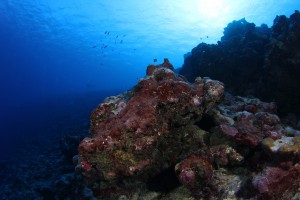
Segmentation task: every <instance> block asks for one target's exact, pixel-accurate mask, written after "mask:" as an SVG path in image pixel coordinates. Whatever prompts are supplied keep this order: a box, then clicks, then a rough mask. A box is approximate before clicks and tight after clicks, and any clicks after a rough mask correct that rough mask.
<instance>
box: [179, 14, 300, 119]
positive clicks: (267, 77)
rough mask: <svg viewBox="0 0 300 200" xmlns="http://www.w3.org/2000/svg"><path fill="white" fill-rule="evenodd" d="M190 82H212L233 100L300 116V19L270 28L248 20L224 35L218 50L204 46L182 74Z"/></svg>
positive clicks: (188, 57)
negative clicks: (254, 100) (252, 100)
mask: <svg viewBox="0 0 300 200" xmlns="http://www.w3.org/2000/svg"><path fill="white" fill-rule="evenodd" d="M180 74H182V75H184V76H185V77H186V78H187V79H188V80H189V81H193V80H194V79H195V78H196V77H198V76H202V77H205V76H208V77H211V78H213V79H216V80H220V81H222V82H223V83H224V84H225V86H226V90H227V91H228V92H231V93H232V94H234V95H242V96H249V95H250V96H255V97H258V98H261V99H262V100H265V101H275V102H276V103H277V105H278V107H279V113H282V114H287V113H289V112H292V113H296V114H300V104H299V100H300V92H299V91H300V78H299V77H300V13H299V11H295V13H294V14H292V15H291V16H290V18H287V17H286V16H277V17H276V18H275V19H274V24H273V26H272V27H271V28H268V27H267V25H264V24H263V25H261V26H260V27H256V26H255V24H253V23H249V22H247V21H246V20H245V19H241V20H238V21H233V22H232V23H230V24H228V26H227V27H226V28H225V29H224V36H223V37H222V38H221V41H219V42H218V44H206V43H201V44H199V45H198V46H197V47H195V48H194V49H193V50H192V52H191V53H189V54H186V57H185V60H184V65H183V67H182V69H181V70H180Z"/></svg>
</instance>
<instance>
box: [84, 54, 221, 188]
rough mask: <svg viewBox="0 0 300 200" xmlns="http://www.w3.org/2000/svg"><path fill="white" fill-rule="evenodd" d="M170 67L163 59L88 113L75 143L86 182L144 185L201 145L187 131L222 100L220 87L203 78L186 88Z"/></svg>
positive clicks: (186, 84) (217, 83) (188, 84)
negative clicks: (84, 131) (86, 126)
mask: <svg viewBox="0 0 300 200" xmlns="http://www.w3.org/2000/svg"><path fill="white" fill-rule="evenodd" d="M172 69H173V67H172V65H171V64H170V63H169V62H168V60H167V59H165V62H164V63H163V64H161V65H157V66H153V65H152V66H149V67H148V69H147V75H148V76H146V77H145V78H144V79H141V80H140V81H139V82H138V84H137V85H136V86H135V87H134V88H133V90H132V91H129V92H127V93H124V94H121V95H119V96H115V97H110V98H107V99H106V100H105V101H104V103H102V104H100V105H99V106H98V107H97V108H96V109H95V110H94V111H93V112H92V113H91V128H90V136H89V137H87V138H85V139H84V140H83V141H82V142H81V143H80V145H79V153H80V158H81V159H80V164H79V166H81V167H82V170H83V171H84V173H83V174H84V175H85V177H86V178H87V179H88V182H96V181H101V182H102V183H104V182H105V183H106V185H107V187H109V186H114V185H115V183H116V182H118V181H120V180H121V179H124V178H135V179H138V180H142V181H147V180H148V179H149V178H150V177H153V176H155V175H156V174H158V173H160V172H161V171H162V170H164V169H167V168H169V167H171V166H174V165H175V164H176V163H178V162H179V161H181V160H182V159H183V158H185V157H186V156H187V155H188V154H190V153H191V152H194V151H196V150H198V149H199V148H201V147H202V146H204V145H205V144H204V142H203V139H202V137H201V135H199V133H198V132H193V131H188V129H189V127H190V126H191V125H192V124H194V123H195V122H197V121H200V120H201V118H202V115H203V114H204V113H206V112H208V111H209V110H210V109H211V108H212V107H214V106H215V105H216V102H219V101H220V100H221V98H222V96H223V89H224V87H223V84H222V83H221V82H218V81H213V80H211V79H208V78H205V79H201V78H197V79H196V81H195V83H194V84H190V83H188V82H186V81H184V79H183V78H181V77H180V76H177V75H176V74H175V73H174V72H173V71H172ZM89 174H92V176H91V175H89ZM102 185H103V184H102Z"/></svg>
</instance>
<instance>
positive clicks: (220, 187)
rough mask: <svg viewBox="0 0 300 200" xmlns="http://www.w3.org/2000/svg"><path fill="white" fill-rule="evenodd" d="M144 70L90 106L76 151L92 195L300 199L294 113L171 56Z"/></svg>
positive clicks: (298, 137)
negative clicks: (196, 73)
mask: <svg viewBox="0 0 300 200" xmlns="http://www.w3.org/2000/svg"><path fill="white" fill-rule="evenodd" d="M238 23H242V22H238ZM242 25H243V23H242ZM243 26H244V25H243ZM251 26H253V25H251ZM266 30H268V29H266ZM258 50H259V49H258ZM146 74H147V76H146V77H145V78H143V79H141V80H140V81H139V82H138V83H137V85H136V86H135V87H134V88H133V89H132V90H130V91H128V92H125V93H123V94H120V95H117V96H113V97H108V98H107V99H106V100H104V102H103V103H102V104H100V105H99V106H97V107H96V108H95V109H94V110H93V111H92V113H91V117H90V133H89V135H88V136H87V137H86V138H85V139H83V140H82V141H81V143H80V144H79V148H78V150H79V155H77V156H75V157H74V158H73V161H74V163H75V164H76V168H75V170H76V172H78V173H79V174H81V175H82V177H84V179H85V181H86V184H87V186H88V187H89V189H90V191H92V193H90V194H91V195H92V196H90V198H89V199H116V200H121V199H122V200H123V199H124V200H126V199H133V200H135V199H145V200H154V199H156V200H158V199H161V200H162V199H266V200H268V199H275V200H277V199H278V200H279V199H299V197H300V193H299V183H300V131H299V130H297V129H299V128H300V127H299V123H298V124H297V120H292V119H289V118H287V119H285V120H283V121H281V120H280V118H279V117H278V116H277V115H276V110H277V107H276V105H275V103H272V102H271V103H267V102H262V101H260V100H259V99H256V98H246V97H240V96H232V95H230V94H229V93H227V92H225V91H224V84H223V83H222V82H220V81H217V80H212V79H210V78H201V77H197V78H196V79H195V80H194V82H193V83H189V82H188V81H186V79H185V78H184V77H182V76H181V75H178V74H176V73H174V71H173V66H172V64H171V63H170V62H169V61H168V60H167V59H165V61H164V63H163V64H160V65H150V66H148V68H147V72H146Z"/></svg>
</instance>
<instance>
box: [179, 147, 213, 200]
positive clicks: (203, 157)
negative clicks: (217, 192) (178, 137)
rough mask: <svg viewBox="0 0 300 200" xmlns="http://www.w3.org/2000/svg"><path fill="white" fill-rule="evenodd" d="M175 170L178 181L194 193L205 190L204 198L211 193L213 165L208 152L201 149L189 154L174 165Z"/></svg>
mask: <svg viewBox="0 0 300 200" xmlns="http://www.w3.org/2000/svg"><path fill="white" fill-rule="evenodd" d="M175 172H176V174H177V177H178V179H179V181H180V182H181V183H182V184H183V185H184V186H185V187H187V188H188V189H189V190H191V191H192V193H194V195H195V193H196V194H199V193H198V192H197V190H202V191H203V190H205V193H206V195H205V196H202V197H204V198H207V197H210V196H211V195H212V193H213V191H214V190H213V185H212V178H213V167H212V158H211V156H210V153H207V152H205V151H203V152H198V153H194V154H192V155H189V156H188V157H187V158H186V159H184V160H183V161H181V162H180V163H178V164H177V165H176V166H175ZM195 196H197V195H195Z"/></svg>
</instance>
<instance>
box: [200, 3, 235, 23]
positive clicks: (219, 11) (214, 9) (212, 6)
mask: <svg viewBox="0 0 300 200" xmlns="http://www.w3.org/2000/svg"><path fill="white" fill-rule="evenodd" d="M227 2H228V1H227ZM197 7H198V10H199V12H200V13H199V14H200V15H201V16H205V17H206V18H208V19H213V18H218V17H220V16H224V15H225V14H227V15H228V14H229V12H230V9H229V6H228V3H226V1H225V0H210V1H207V0H200V1H198V4H197Z"/></svg>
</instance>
